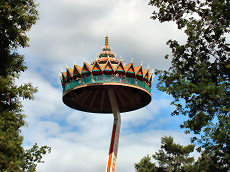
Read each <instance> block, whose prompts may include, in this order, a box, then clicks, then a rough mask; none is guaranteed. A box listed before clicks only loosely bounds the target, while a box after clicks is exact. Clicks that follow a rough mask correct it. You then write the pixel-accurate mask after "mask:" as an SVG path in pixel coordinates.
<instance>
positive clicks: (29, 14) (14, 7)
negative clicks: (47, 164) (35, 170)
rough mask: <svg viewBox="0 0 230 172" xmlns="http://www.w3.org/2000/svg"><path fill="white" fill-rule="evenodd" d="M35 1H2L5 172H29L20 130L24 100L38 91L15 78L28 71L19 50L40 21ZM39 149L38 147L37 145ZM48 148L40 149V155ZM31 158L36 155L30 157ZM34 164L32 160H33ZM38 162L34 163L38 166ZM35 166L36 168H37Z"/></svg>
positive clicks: (0, 103) (0, 160)
mask: <svg viewBox="0 0 230 172" xmlns="http://www.w3.org/2000/svg"><path fill="white" fill-rule="evenodd" d="M36 7H37V4H36V3H35V2H34V0H4V1H1V2H0V62H1V63H0V124H1V125H0V169H1V170H2V171H26V170H30V171H31V170H32V169H31V168H26V167H24V164H25V162H27V161H28V158H26V157H27V156H26V155H29V154H30V152H31V151H29V152H28V151H26V150H24V148H23V147H22V142H23V137H22V136H21V135H20V133H21V127H22V126H25V124H26V122H25V120H24V119H25V115H24V114H23V109H22V103H21V100H22V99H33V98H34V97H33V94H34V93H35V92H37V88H35V87H33V86H32V84H31V83H26V84H22V85H19V86H18V85H16V84H15V79H16V78H19V77H20V74H21V72H24V71H25V70H26V68H27V67H26V66H25V64H24V56H23V55H20V54H18V53H17V48H18V47H27V46H29V44H28V41H29V38H28V37H27V35H26V32H27V31H28V30H29V29H30V28H31V27H32V25H34V24H35V22H36V20H37V19H38V11H37V10H36ZM35 146H36V145H35ZM44 149H45V150H48V151H49V148H48V147H41V148H37V149H36V151H35V152H37V153H39V154H40V155H42V154H44V153H46V152H44ZM31 156H36V155H35V154H31ZM31 162H32V161H31ZM37 162H39V159H38V160H36V161H33V163H34V164H35V165H36V163H37ZM35 167H36V166H35Z"/></svg>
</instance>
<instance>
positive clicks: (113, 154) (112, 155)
mask: <svg viewBox="0 0 230 172" xmlns="http://www.w3.org/2000/svg"><path fill="white" fill-rule="evenodd" d="M108 94H109V99H110V104H111V107H112V111H113V117H114V121H113V131H112V137H111V142H110V148H109V158H108V163H107V167H106V172H115V166H116V160H117V151H118V142H119V133H120V126H121V116H120V111H119V108H118V105H117V100H116V97H115V94H114V91H113V89H112V88H110V89H109V90H108Z"/></svg>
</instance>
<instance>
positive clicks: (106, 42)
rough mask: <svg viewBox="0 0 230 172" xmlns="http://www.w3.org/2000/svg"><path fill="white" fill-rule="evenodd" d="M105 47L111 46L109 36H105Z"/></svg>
mask: <svg viewBox="0 0 230 172" xmlns="http://www.w3.org/2000/svg"><path fill="white" fill-rule="evenodd" d="M105 46H109V40H108V36H107V35H106V36H105Z"/></svg>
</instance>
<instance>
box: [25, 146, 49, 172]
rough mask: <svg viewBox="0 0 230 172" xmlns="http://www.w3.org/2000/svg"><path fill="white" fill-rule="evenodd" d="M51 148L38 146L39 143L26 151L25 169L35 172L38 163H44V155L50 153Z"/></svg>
mask: <svg viewBox="0 0 230 172" xmlns="http://www.w3.org/2000/svg"><path fill="white" fill-rule="evenodd" d="M50 151H51V148H50V147H48V146H42V147H40V148H39V147H38V145H37V143H35V145H34V146H33V147H32V148H31V149H29V150H26V151H25V153H24V161H23V162H22V165H21V167H22V169H23V171H28V172H33V171H36V167H37V163H44V161H42V160H41V159H42V155H44V154H46V153H47V152H48V153H50Z"/></svg>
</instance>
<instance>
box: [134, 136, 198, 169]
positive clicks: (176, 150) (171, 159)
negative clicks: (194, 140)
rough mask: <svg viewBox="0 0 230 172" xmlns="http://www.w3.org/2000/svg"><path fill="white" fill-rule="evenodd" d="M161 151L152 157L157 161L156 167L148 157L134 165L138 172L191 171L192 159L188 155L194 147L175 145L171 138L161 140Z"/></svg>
mask: <svg viewBox="0 0 230 172" xmlns="http://www.w3.org/2000/svg"><path fill="white" fill-rule="evenodd" d="M161 144H162V145H161V149H160V150H159V152H156V153H155V154H154V155H152V157H153V158H154V159H155V160H156V161H157V163H158V165H156V164H155V163H152V162H151V158H150V156H146V157H144V158H142V159H141V161H140V162H139V163H136V164H135V168H136V169H137V171H138V172H161V171H162V172H166V171H170V172H179V171H192V170H193V164H194V158H193V157H190V156H189V154H190V153H192V152H193V151H194V147H195V145H192V144H190V145H187V146H182V145H180V144H176V143H174V141H173V138H172V137H166V136H165V137H162V138H161Z"/></svg>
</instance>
